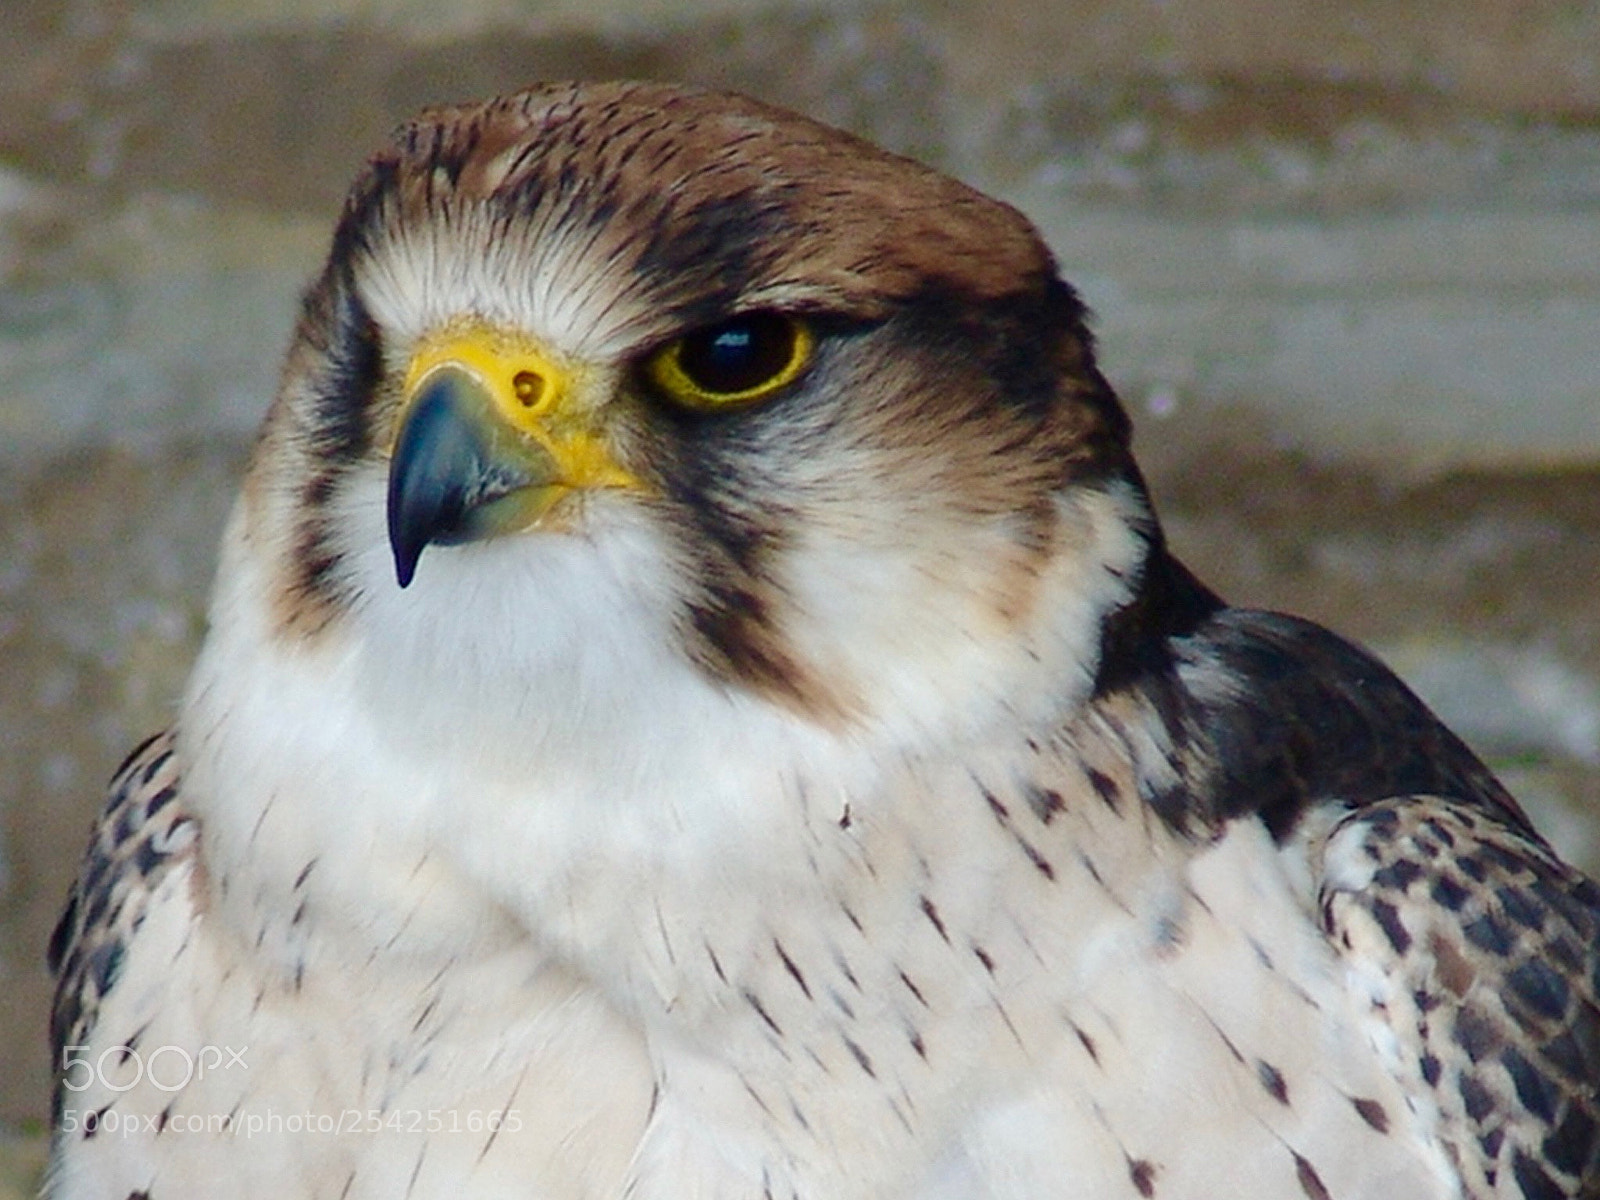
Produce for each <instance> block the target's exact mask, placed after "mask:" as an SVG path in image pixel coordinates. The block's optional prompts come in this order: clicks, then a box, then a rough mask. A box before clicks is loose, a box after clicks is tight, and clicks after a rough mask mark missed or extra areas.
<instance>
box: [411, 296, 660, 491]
mask: <svg viewBox="0 0 1600 1200" xmlns="http://www.w3.org/2000/svg"><path fill="white" fill-rule="evenodd" d="M442 367H450V368H454V369H456V370H460V371H465V372H466V373H468V374H469V375H471V376H472V377H473V378H475V379H476V380H477V381H478V382H479V383H480V384H481V385H482V386H483V391H484V393H485V395H487V397H488V398H489V400H490V402H491V403H492V406H493V412H492V414H489V413H486V414H484V416H485V417H486V418H488V419H490V420H491V421H493V420H494V418H498V423H500V424H502V425H503V426H505V427H508V428H509V429H510V430H514V431H515V432H516V433H517V434H519V435H521V436H522V437H524V438H528V439H530V440H532V441H534V442H537V443H538V444H539V445H540V446H542V447H543V448H544V449H545V450H546V451H548V452H549V453H550V455H551V456H552V457H553V458H554V459H555V461H556V463H557V464H558V466H559V468H560V471H561V479H560V484H561V485H563V486H565V487H575V488H595V487H613V488H628V489H632V490H644V484H643V482H642V481H641V480H640V479H639V478H638V477H637V476H635V475H634V474H633V473H632V472H630V471H628V470H626V469H625V468H624V467H623V466H622V465H621V464H620V463H618V462H617V461H616V459H615V458H614V457H613V456H612V454H611V452H610V450H609V449H608V447H607V445H606V441H605V439H604V438H603V437H602V436H601V432H602V426H603V420H604V416H603V411H602V410H603V406H602V405H601V404H599V403H597V401H596V399H595V397H594V394H593V393H594V388H595V384H596V382H597V381H596V380H595V379H594V371H593V368H590V367H587V366H586V365H585V364H583V363H575V362H571V361H569V360H564V359H562V358H560V357H558V356H556V355H554V354H552V353H550V351H548V350H547V349H546V348H545V347H544V346H543V345H541V344H540V343H539V342H538V341H537V340H536V339H534V338H532V337H529V336H528V335H527V334H524V333H519V332H516V331H512V330H505V329H499V328H495V327H494V326H490V325H484V324H480V323H477V322H471V323H464V324H460V325H450V326H447V327H445V328H444V329H441V330H439V331H437V332H436V333H434V334H431V335H429V336H427V337H424V338H423V339H422V340H421V341H420V342H419V343H418V345H417V348H416V351H415V352H414V353H413V355H412V358H411V363H410V365H409V367H408V368H407V370H406V377H405V384H404V389H403V392H402V395H403V396H404V401H403V403H405V404H407V405H409V404H410V403H411V401H412V400H413V398H415V397H416V396H417V395H418V393H419V392H420V390H421V389H422V387H423V385H424V384H425V383H426V382H427V380H428V378H429V376H431V375H432V374H433V373H434V372H435V371H437V370H439V369H440V368H442ZM397 436H398V431H397Z"/></svg>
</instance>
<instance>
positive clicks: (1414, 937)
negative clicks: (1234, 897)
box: [1321, 796, 1600, 1200]
mask: <svg viewBox="0 0 1600 1200" xmlns="http://www.w3.org/2000/svg"><path fill="white" fill-rule="evenodd" d="M1326 861H1327V865H1328V874H1327V882H1326V883H1325V885H1324V887H1323V890H1322V897H1321V905H1322V920H1323V923H1324V926H1325V928H1326V929H1327V931H1328V933H1329V934H1330V935H1331V936H1332V937H1333V938H1334V940H1335V943H1336V944H1337V945H1339V946H1340V947H1341V948H1342V949H1343V951H1344V953H1345V955H1346V959H1347V962H1349V964H1350V965H1351V967H1352V968H1353V972H1354V975H1355V977H1356V978H1357V979H1358V980H1360V981H1361V982H1362V983H1363V984H1365V985H1366V986H1367V987H1368V988H1370V994H1371V997H1372V1002H1373V1005H1374V1016H1375V1029H1378V1030H1380V1031H1388V1032H1390V1033H1392V1035H1393V1036H1392V1039H1390V1038H1385V1037H1382V1036H1380V1043H1383V1042H1387V1043H1388V1044H1389V1046H1390V1051H1391V1053H1392V1054H1393V1055H1394V1056H1395V1059H1396V1062H1395V1069H1396V1070H1397V1071H1399V1072H1400V1074H1401V1076H1402V1079H1403V1081H1404V1082H1405V1084H1406V1085H1407V1087H1408V1089H1409V1090H1410V1091H1411V1093H1412V1095H1413V1096H1415V1097H1417V1099H1418V1102H1419V1106H1420V1109H1421V1111H1423V1112H1424V1113H1426V1112H1427V1111H1428V1109H1429V1106H1436V1109H1437V1113H1436V1121H1437V1126H1436V1128H1437V1132H1438V1137H1439V1141H1440V1143H1441V1145H1442V1148H1443V1149H1444V1151H1445V1153H1446V1155H1447V1156H1448V1157H1449V1158H1451V1159H1453V1160H1454V1163H1455V1165H1456V1167H1457V1169H1458V1170H1459V1171H1460V1172H1461V1175H1462V1179H1463V1182H1464V1185H1465V1187H1464V1192H1465V1194H1466V1195H1467V1196H1469V1197H1472V1198H1473V1200H1479V1198H1488V1197H1497V1198H1499V1197H1518V1198H1524V1200H1559V1198H1562V1197H1600V886H1596V884H1595V883H1594V882H1592V881H1591V880H1589V879H1586V878H1585V877H1584V876H1583V875H1581V874H1580V873H1579V872H1577V871H1575V870H1573V869H1572V868H1571V867H1568V866H1566V865H1565V864H1563V863H1561V862H1560V861H1559V860H1558V859H1556V858H1555V856H1554V855H1553V854H1552V853H1551V852H1550V851H1549V849H1548V848H1547V847H1545V846H1544V845H1543V844H1542V843H1541V842H1539V841H1538V840H1537V839H1536V838H1534V837H1532V836H1529V835H1527V834H1525V833H1522V832H1520V831H1518V830H1516V829H1514V828H1511V827H1509V826H1508V825H1507V824H1506V823H1505V822H1503V821H1501V820H1499V819H1497V817H1496V815H1495V814H1492V813H1490V812H1486V811H1484V810H1483V809H1481V808H1477V807H1474V806H1469V805H1464V804H1459V803H1456V802H1453V801H1450V800H1444V799H1440V798H1437V797H1432V796H1411V797H1403V798H1397V799H1392V800H1388V801H1385V802H1382V803H1380V804H1376V805H1373V806H1370V807H1367V808H1364V809H1362V810H1360V811H1359V812H1357V813H1354V814H1352V815H1351V816H1350V817H1347V818H1346V819H1345V820H1344V821H1343V822H1342V824H1341V825H1340V826H1339V827H1337V828H1336V829H1335V831H1334V832H1333V834H1332V836H1331V837H1330V839H1329V841H1328V844H1327V858H1326Z"/></svg>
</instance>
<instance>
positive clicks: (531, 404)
mask: <svg viewBox="0 0 1600 1200" xmlns="http://www.w3.org/2000/svg"><path fill="white" fill-rule="evenodd" d="M546 386H547V384H546V382H545V378H544V376H543V375H540V374H539V373H538V372H537V371H518V372H517V373H516V375H514V376H513V377H512V379H511V390H512V391H513V392H515V393H516V396H517V401H518V402H519V403H520V404H521V405H522V407H524V408H536V407H537V406H538V404H539V401H541V400H543V399H544V392H545V387H546Z"/></svg>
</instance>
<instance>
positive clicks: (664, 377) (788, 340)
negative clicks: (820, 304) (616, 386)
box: [644, 312, 817, 410]
mask: <svg viewBox="0 0 1600 1200" xmlns="http://www.w3.org/2000/svg"><path fill="white" fill-rule="evenodd" d="M816 345H817V339H816V334H815V333H813V332H812V329H811V326H810V325H808V324H807V323H806V322H805V321H802V320H800V319H799V318H798V317H792V316H789V315H788V314H786V313H773V312H753V313H742V314H740V315H739V316H736V317H730V318H729V319H728V320H726V321H723V322H721V323H719V324H716V325H708V326H706V327H705V328H704V329H699V330H696V331H695V332H694V333H690V334H685V335H684V336H683V337H681V338H677V339H676V340H674V341H671V342H668V343H667V344H666V345H665V346H663V347H662V348H661V349H659V350H657V351H656V352H655V353H654V354H652V355H651V356H650V357H649V358H648V359H646V360H645V364H644V369H645V374H646V376H647V377H648V378H649V380H650V381H651V382H652V383H654V384H655V385H656V387H657V388H659V389H660V390H661V392H662V393H663V394H664V395H665V396H666V397H667V398H668V399H670V400H671V401H672V402H673V403H674V404H680V405H682V406H683V407H685V408H694V409H701V410H709V409H718V408H730V407H738V406H741V405H745V404H752V403H754V402H755V401H757V400H762V399H764V398H766V397H767V396H770V395H771V394H772V393H774V392H776V391H778V390H779V389H780V388H782V387H785V386H787V385H788V384H790V383H793V382H794V380H795V379H796V378H797V377H798V376H799V374H800V372H801V371H803V370H805V368H806V366H807V365H808V364H809V363H810V362H811V359H812V356H813V354H814V353H815V352H816Z"/></svg>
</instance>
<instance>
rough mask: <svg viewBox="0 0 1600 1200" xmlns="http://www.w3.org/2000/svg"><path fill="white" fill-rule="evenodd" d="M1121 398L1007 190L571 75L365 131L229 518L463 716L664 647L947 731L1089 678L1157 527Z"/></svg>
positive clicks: (416, 696) (685, 96)
mask: <svg viewBox="0 0 1600 1200" xmlns="http://www.w3.org/2000/svg"><path fill="white" fill-rule="evenodd" d="M1128 440H1129V429H1128V421H1127V419H1126V417H1125V415H1124V413H1123V412H1122V410H1121V408H1120V407H1119V405H1118V403H1117V401H1116V399H1115V397H1114V396H1113V394H1112V392H1111V390H1110V388H1109V387H1108V385H1107V384H1106V382H1105V380H1104V379H1103V378H1102V377H1101V375H1100V373H1099V372H1098V370H1097V369H1096V367H1095V363H1094V358H1093V353H1092V344H1091V338H1090V335H1089V333H1088V332H1087V330H1086V327H1085V310H1084V307H1083V305H1082V304H1081V303H1080V301H1079V299H1078V297H1077V295H1076V294H1075V293H1074V292H1073V290H1072V289H1071V288H1070V287H1069V286H1068V285H1067V284H1065V283H1064V282H1062V280H1061V279H1060V278H1059V276H1058V274H1057V271H1056V266H1055V263H1054V261H1053V259H1052V257H1051V255H1050V253H1049V252H1048V251H1047V249H1046V248H1045V247H1044V245H1043V244H1042V242H1041V241H1040V239H1039V237H1038V235H1037V234H1036V233H1035V231H1034V230H1033V229H1032V227H1031V226H1030V225H1029V223H1028V222H1027V221H1026V220H1025V219H1024V218H1023V217H1022V216H1021V215H1020V214H1019V213H1017V212H1016V211H1014V210H1013V209H1011V208H1009V207H1007V206H1006V205H1004V204H1001V203H998V202H996V201H994V200H991V199H988V198H987V197H984V196H982V195H980V194H978V193H976V192H974V191H972V190H971V189H969V188H967V187H965V186H963V185H962V184H960V183H957V182H955V181H954V180H951V179H949V178H946V177H945V176H942V175H940V174H938V173H936V172H934V171H932V170H930V169H928V168H926V167H923V166H920V165H918V164H917V163H914V162H911V161H909V160H907V159H904V158H900V157H897V156H895V155H892V154H889V153H886V152H884V151H882V150H879V149H877V148H875V147H873V146H871V145H868V144H866V143H864V142H862V141H860V140H858V139H856V138H854V137H851V136H849V135H847V134H844V133H841V132H839V131H837V130H833V129H830V128H827V127H825V126H822V125H819V124H816V123H814V122H812V121H809V120H805V119H803V118H800V117H798V116H794V115H792V114H789V113H786V112H782V111H779V110H776V109H773V108H770V107H767V106H765V105H762V104H759V103H756V102H754V101H751V100H748V99H745V98H741V97H738V96H732V95H721V94H712V93H705V92H699V91H692V90H686V89H681V88H676V87H669V86H661V85H651V84H607V85H566V84H563V85H551V86H545V87H537V88H534V89H532V90H529V91H526V92H523V93H520V94H517V95H514V96H510V97H506V98H502V99H497V100H493V101H490V102H488V103H485V104H481V105H474V106H468V107H460V108H450V109H443V110H437V111H432V112H429V113H426V114H424V115H423V116H422V117H420V118H419V119H418V120H416V121H414V122H413V123H411V124H409V125H406V126H405V127H403V128H402V129H401V130H400V131H399V133H398V134H397V136H396V138H395V140H394V142H393V143H392V145H391V146H390V147H389V148H388V149H386V150H384V151H382V152H381V153H379V154H378V155H377V156H375V157H374V158H373V159H372V160H371V162H370V163H369V164H368V166H367V167H366V169H365V171H364V172H363V174H362V175H361V177H360V178H359V180H358V181H357V183H356V184H355V186H354V188H353V191H352V193H351V195H350V198H349V200H348V202H347V204H346V206H345V209H344V212H343V216H342V219H341V220H340V222H339V225H338V229H337V232H336V234H335V236H334V240H333V246H332V251H331V254H330V256H329V260H328V263H327V266H326V268H325V269H324V270H323V272H322V273H321V276H320V278H319V279H318V280H317V281H316V282H315V284H314V285H313V286H312V288H311V289H310V291H309V293H308V295H307V298H306V300H305V304H304V310H303V314H302V316H301V319H300V322H299V327H298V330H297V332H296V335H295V339H294V345H293V348H292V350H291V353H290V356H289V361H288V366H287V369H286V372H285V376H284V381H283V385H282V388H281V392H280V395H279V396H278V399H277V402H276V404H275V406H274V408H273V409H272V412H271V414H270V416H269V418H268V421H267V424H266V427H265V431H264V433H263V436H262V439H261V441H260V443H259V446H258V449H257V452H256V454H255V458H254V462H253V466H252V468H251V473H250V478H249V484H248V486H247V489H246V495H245V500H244V504H243V509H242V513H241V516H240V517H239V519H238V522H237V527H236V532H235V534H234V536H233V543H234V545H235V547H236V557H240V558H245V559H248V560H249V563H248V564H247V565H249V566H250V568H251V569H250V570H249V571H247V572H245V573H244V576H243V577H244V578H247V579H248V580H249V582H248V583H247V584H246V585H244V586H246V587H248V588H249V589H251V591H252V595H251V597H250V601H251V603H252V604H254V605H256V606H257V607H259V609H260V611H261V614H262V616H261V619H260V621H259V622H258V624H259V626H260V628H261V631H262V632H261V636H262V637H263V638H266V639H268V640H271V641H274V642H276V643H278V644H281V645H286V646H288V647H290V648H293V649H298V650H300V651H303V652H311V650H310V649H309V648H314V647H318V646H321V647H323V648H324V649H325V650H326V647H328V646H330V645H333V646H342V647H345V648H346V649H347V650H348V652H349V653H350V654H359V655H361V656H364V659H365V661H366V662H367V664H368V666H367V669H368V670H369V671H370V672H371V673H372V676H373V679H374V680H375V681H376V682H374V683H373V684H372V685H371V687H372V690H373V691H374V692H377V693H384V692H387V693H394V694H400V695H404V696H406V697H408V700H410V701H414V702H415V706H421V707H425V706H426V703H431V702H433V701H435V700H437V701H439V702H440V703H441V705H442V706H443V707H444V709H445V710H446V711H448V712H451V713H454V714H456V718H457V719H461V718H460V714H461V713H462V712H464V711H465V708H464V706H465V705H466V704H467V703H468V702H469V701H470V703H472V704H474V705H476V706H477V707H478V708H479V709H481V710H483V711H484V712H495V711H498V712H499V713H501V714H502V715H503V716H506V717H507V718H508V719H507V720H506V722H505V725H506V728H507V730H512V729H515V728H517V727H518V726H517V723H518V722H519V721H523V720H524V719H525V718H526V719H530V720H531V718H530V716H529V714H543V716H541V717H540V720H546V719H547V718H548V717H549V714H551V713H569V714H585V715H586V716H588V717H594V718H595V719H603V714H604V713H606V712H608V711H611V710H612V709H616V708H620V707H626V706H627V705H628V704H630V703H635V702H638V703H643V704H646V706H648V705H649V704H654V705H656V706H657V708H658V709H659V710H663V711H664V710H668V709H671V708H673V707H675V706H676V705H677V704H678V703H679V701H678V700H677V699H675V698H674V697H675V696H677V695H678V693H677V692H674V691H672V690H671V688H664V687H662V686H658V685H659V684H660V681H661V680H663V679H667V678H671V679H674V680H678V681H680V683H681V685H682V689H687V690H688V691H695V690H697V689H703V690H709V692H711V693H715V694H717V695H720V696H722V697H724V698H730V699H733V700H734V701H735V702H736V703H739V704H746V705H757V706H762V705H765V706H771V707H774V708H776V709H779V710H782V711H784V712H785V713H787V714H789V715H790V716H791V717H793V716H795V715H798V716H799V717H800V718H802V719H803V720H805V721H807V722H811V723H814V724H817V725H820V726H827V727H830V728H833V729H840V728H854V729H862V728H867V727H870V726H873V725H874V724H876V725H878V726H888V725H893V724H896V723H899V724H901V725H907V724H908V723H909V725H908V727H909V726H915V727H917V728H919V729H921V730H923V731H924V732H925V733H926V732H928V731H936V730H948V729H950V728H952V727H954V726H958V725H961V724H962V723H963V722H968V723H970V722H971V721H974V720H979V719H981V714H982V713H983V712H991V711H992V710H993V706H994V705H996V704H1004V705H1006V706H1008V707H1009V709H1010V710H1011V711H1013V712H1016V711H1018V710H1021V711H1026V710H1028V709H1029V708H1031V707H1034V706H1037V707H1038V708H1039V709H1040V711H1060V706H1061V704H1062V702H1063V699H1064V698H1066V699H1070V695H1067V696H1065V697H1064V693H1069V694H1070V693H1072V692H1074V691H1076V692H1079V693H1086V692H1087V690H1088V689H1089V687H1090V686H1091V684H1092V681H1093V679H1094V677H1095V674H1096V672H1097V670H1098V669H1099V666H1100V661H1101V659H1102V658H1103V657H1104V651H1103V650H1102V646H1103V645H1104V644H1105V641H1106V638H1107V636H1108V631H1114V630H1115V629H1116V628H1117V627H1119V624H1125V623H1126V620H1127V618H1128V615H1129V614H1130V613H1132V612H1134V610H1135V609H1136V608H1137V603H1136V599H1135V597H1136V595H1137V592H1138V585H1139V579H1140V575H1141V571H1142V570H1143V567H1144V564H1145V563H1146V562H1147V561H1148V560H1149V559H1150V558H1151V555H1152V552H1153V550H1154V549H1158V547H1159V533H1158V530H1157V528H1156V526H1155V524H1154V522H1153V520H1152V519H1151V517H1150V516H1149V510H1148V507H1147V504H1146V501H1145V498H1144V492H1143V488H1142V484H1141V483H1140V481H1139V478H1138V474H1137V471H1136V468H1135V467H1134V465H1133V462H1132V459H1131V457H1130V454H1129V447H1128ZM263 599H264V603H262V600H263ZM228 607H229V606H228V601H227V600H226V598H224V600H223V602H222V611H223V612H226V611H227V610H228ZM672 686H673V687H678V686H679V684H673V685H672ZM685 694H686V693H685ZM640 696H650V697H653V698H652V699H650V700H648V701H639V700H638V697H640ZM443 719H449V718H443ZM485 719H486V720H494V719H496V718H488V717H486V718H485ZM535 723H537V722H535ZM546 723H548V722H547V721H546ZM542 727H543V726H541V728H542ZM530 736H532V735H530Z"/></svg>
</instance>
